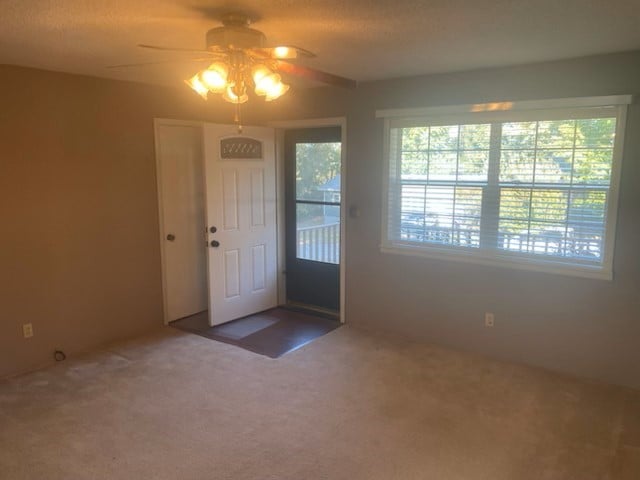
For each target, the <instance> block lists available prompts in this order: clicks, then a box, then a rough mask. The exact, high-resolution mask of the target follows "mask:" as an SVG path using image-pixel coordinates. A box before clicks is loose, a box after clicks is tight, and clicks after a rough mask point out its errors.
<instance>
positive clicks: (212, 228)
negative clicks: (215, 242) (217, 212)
mask: <svg viewBox="0 0 640 480" xmlns="http://www.w3.org/2000/svg"><path fill="white" fill-rule="evenodd" d="M209 231H210V232H211V233H216V232H217V231H218V229H217V228H216V227H211V228H210V229H209Z"/></svg>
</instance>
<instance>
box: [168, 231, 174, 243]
mask: <svg viewBox="0 0 640 480" xmlns="http://www.w3.org/2000/svg"><path fill="white" fill-rule="evenodd" d="M175 239H176V236H175V235H174V234H173V233H170V234H169V235H167V240H169V241H170V242H173V241H174V240H175Z"/></svg>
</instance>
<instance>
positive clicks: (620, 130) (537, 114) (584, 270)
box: [376, 95, 633, 280]
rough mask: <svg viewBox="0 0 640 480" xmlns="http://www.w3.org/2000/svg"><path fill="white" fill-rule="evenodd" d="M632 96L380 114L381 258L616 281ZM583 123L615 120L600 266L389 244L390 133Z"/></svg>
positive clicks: (495, 252)
mask: <svg viewBox="0 0 640 480" xmlns="http://www.w3.org/2000/svg"><path fill="white" fill-rule="evenodd" d="M632 101H633V97H632V96H631V95H614V96H603V97H580V98H564V99H555V100H539V101H522V102H496V103H485V104H471V105H455V106H439V107H426V108H413V109H392V110H378V111H376V117H377V118H383V119H384V155H383V158H384V162H383V163H384V164H383V168H384V173H383V208H382V243H381V246H380V249H381V251H382V252H383V253H390V254H401V255H411V256H419V257H426V258H436V259H445V260H452V261H457V262H469V263H475V264H481V265H489V266H499V267H507V268H515V269H520V270H531V271H539V272H547V273H555V274H562V275H571V276H578V277H586V278H596V279H604V280H612V279H613V255H614V244H615V234H616V221H617V211H618V193H619V188H620V171H621V168H622V157H623V144H624V132H625V126H626V115H627V105H628V104H630V103H632ZM582 112H584V117H585V118H590V117H593V116H604V114H608V115H609V116H615V117H616V134H615V141H614V145H613V158H612V169H611V184H610V188H609V196H608V202H607V211H606V217H605V218H606V224H605V235H604V242H603V243H604V248H603V256H602V263H601V264H600V265H593V264H581V263H580V262H579V261H576V260H572V259H563V258H560V257H553V256H548V257H547V256H542V255H540V256H533V255H526V254H525V255H523V254H520V253H515V252H508V251H501V250H497V249H496V250H493V249H491V250H485V249H482V250H481V249H470V248H464V247H457V246H447V245H434V244H432V243H424V244H421V245H417V244H416V243H408V242H402V241H398V240H393V239H390V238H389V213H390V212H389V200H390V198H389V195H390V192H389V186H390V180H389V179H390V172H389V168H390V161H391V152H390V133H391V129H392V128H402V127H410V126H425V125H460V124H465V123H483V122H487V123H491V122H506V121H524V120H528V119H530V120H553V119H561V118H577V117H576V115H582Z"/></svg>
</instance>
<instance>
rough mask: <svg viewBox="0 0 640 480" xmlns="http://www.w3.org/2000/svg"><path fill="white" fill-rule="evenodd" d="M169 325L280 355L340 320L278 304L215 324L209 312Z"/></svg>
mask: <svg viewBox="0 0 640 480" xmlns="http://www.w3.org/2000/svg"><path fill="white" fill-rule="evenodd" d="M170 325H171V326H172V327H175V328H177V329H179V330H183V331H186V332H191V333H195V334H196V335H200V336H203V337H206V338H210V339H211V340H217V341H220V342H224V343H228V344H231V345H236V346H238V347H240V348H244V349H245V350H249V351H251V352H254V353H259V354H261V355H265V356H267V357H270V358H278V357H281V356H282V355H284V354H286V353H289V352H292V351H293V350H296V349H298V348H300V347H302V346H304V345H306V344H308V343H309V342H312V341H313V340H315V339H316V338H318V337H321V336H322V335H324V334H326V333H329V332H330V331H332V330H335V329H336V328H338V327H339V326H340V322H338V321H337V320H332V319H328V318H323V317H321V316H318V315H314V314H310V313H305V312H301V311H298V310H293V309H288V308H281V307H278V308H273V309H271V310H267V311H265V312H261V313H257V314H255V315H250V316H248V317H244V318H240V319H238V320H234V321H232V322H229V323H224V324H222V325H218V326H215V327H211V326H210V325H209V319H208V312H200V313H197V314H195V315H192V316H190V317H186V318H183V319H180V320H176V321H174V322H171V324H170Z"/></svg>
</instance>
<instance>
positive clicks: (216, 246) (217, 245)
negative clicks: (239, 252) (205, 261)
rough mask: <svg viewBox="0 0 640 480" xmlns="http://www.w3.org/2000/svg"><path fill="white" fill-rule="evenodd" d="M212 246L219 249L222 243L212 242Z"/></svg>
mask: <svg viewBox="0 0 640 480" xmlns="http://www.w3.org/2000/svg"><path fill="white" fill-rule="evenodd" d="M211 246H212V247H213V248H218V247H219V246H220V242H219V241H217V240H211Z"/></svg>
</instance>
